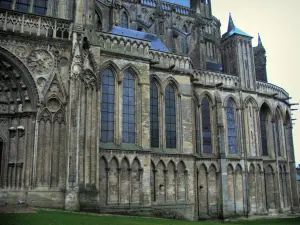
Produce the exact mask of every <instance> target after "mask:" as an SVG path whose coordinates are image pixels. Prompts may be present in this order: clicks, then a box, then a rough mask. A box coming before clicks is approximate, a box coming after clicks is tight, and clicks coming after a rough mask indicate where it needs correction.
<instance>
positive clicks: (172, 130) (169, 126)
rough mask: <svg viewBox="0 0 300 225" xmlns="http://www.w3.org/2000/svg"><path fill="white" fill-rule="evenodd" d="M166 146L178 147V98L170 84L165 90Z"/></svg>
mask: <svg viewBox="0 0 300 225" xmlns="http://www.w3.org/2000/svg"><path fill="white" fill-rule="evenodd" d="M165 116H166V147H167V148H176V100H175V90H174V88H173V87H172V86H171V85H170V84H169V85H168V86H167V87H166V90H165Z"/></svg>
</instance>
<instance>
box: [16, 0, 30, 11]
mask: <svg viewBox="0 0 300 225" xmlns="http://www.w3.org/2000/svg"><path fill="white" fill-rule="evenodd" d="M29 7H30V1H29V0H16V10H18V11H21V12H29Z"/></svg>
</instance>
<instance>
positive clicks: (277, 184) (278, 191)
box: [272, 120, 283, 209]
mask: <svg viewBox="0 0 300 225" xmlns="http://www.w3.org/2000/svg"><path fill="white" fill-rule="evenodd" d="M275 126H276V124H275V121H274V120H273V121H272V130H273V141H274V150H275V159H276V169H275V173H273V179H274V199H275V207H277V208H279V209H281V208H282V203H283V193H282V187H281V182H280V174H279V172H278V171H279V162H278V150H279V151H280V146H277V144H276V139H277V138H279V137H277V133H276V127H275ZM278 148H279V149H278ZM276 195H279V199H278V198H276Z"/></svg>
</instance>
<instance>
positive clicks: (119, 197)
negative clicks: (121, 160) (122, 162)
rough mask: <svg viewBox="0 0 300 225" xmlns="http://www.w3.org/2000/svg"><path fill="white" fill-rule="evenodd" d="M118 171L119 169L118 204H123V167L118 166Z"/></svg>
mask: <svg viewBox="0 0 300 225" xmlns="http://www.w3.org/2000/svg"><path fill="white" fill-rule="evenodd" d="M117 171H118V205H120V204H121V171H122V168H121V167H118V168H117Z"/></svg>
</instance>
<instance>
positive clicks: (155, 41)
mask: <svg viewBox="0 0 300 225" xmlns="http://www.w3.org/2000/svg"><path fill="white" fill-rule="evenodd" d="M110 33H112V34H116V35H121V36H125V37H130V38H137V39H142V40H145V41H150V42H151V49H152V50H157V51H162V52H169V49H168V48H167V47H166V46H165V44H164V43H162V41H161V40H160V39H159V38H158V37H157V36H156V35H155V34H149V33H146V32H142V31H137V30H131V29H127V28H123V27H118V26H114V27H113V28H112V29H111V31H110Z"/></svg>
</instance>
